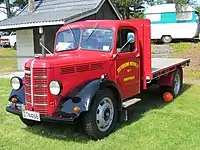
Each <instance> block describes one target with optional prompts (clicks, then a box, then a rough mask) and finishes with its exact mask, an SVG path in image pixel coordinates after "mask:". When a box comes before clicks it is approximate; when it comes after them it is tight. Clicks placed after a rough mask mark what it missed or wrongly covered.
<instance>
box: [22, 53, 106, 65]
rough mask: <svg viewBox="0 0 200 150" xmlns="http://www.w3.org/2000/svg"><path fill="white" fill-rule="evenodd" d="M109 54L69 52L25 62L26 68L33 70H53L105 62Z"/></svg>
mask: <svg viewBox="0 0 200 150" xmlns="http://www.w3.org/2000/svg"><path fill="white" fill-rule="evenodd" d="M109 58H110V53H105V52H95V51H94V52H93V51H92V52H91V51H74V52H73V51H71V52H68V53H67V54H66V53H65V54H64V53H60V54H54V55H52V56H47V57H42V58H34V59H31V60H29V61H27V62H26V65H25V66H26V67H30V66H32V65H33V66H34V68H53V67H62V66H69V65H70V66H72V65H75V64H84V63H92V62H99V61H101V62H102V61H107V60H108V59H109Z"/></svg>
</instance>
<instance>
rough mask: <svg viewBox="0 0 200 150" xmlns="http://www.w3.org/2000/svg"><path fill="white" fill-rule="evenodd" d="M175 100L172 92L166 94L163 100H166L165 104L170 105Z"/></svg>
mask: <svg viewBox="0 0 200 150" xmlns="http://www.w3.org/2000/svg"><path fill="white" fill-rule="evenodd" d="M173 99H174V97H173V95H172V93H170V92H165V93H164V94H163V100H164V101H165V102H167V103H169V102H171V101H173Z"/></svg>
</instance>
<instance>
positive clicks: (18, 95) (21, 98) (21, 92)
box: [9, 78, 25, 104]
mask: <svg viewBox="0 0 200 150" xmlns="http://www.w3.org/2000/svg"><path fill="white" fill-rule="evenodd" d="M22 80H24V78H22ZM13 97H15V98H17V99H18V100H19V102H20V103H22V104H25V92H24V86H22V87H21V88H20V89H19V90H17V91H16V90H14V89H12V91H11V93H10V96H9V100H11V98H13Z"/></svg>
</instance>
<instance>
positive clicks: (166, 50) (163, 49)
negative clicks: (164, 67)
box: [151, 44, 172, 58]
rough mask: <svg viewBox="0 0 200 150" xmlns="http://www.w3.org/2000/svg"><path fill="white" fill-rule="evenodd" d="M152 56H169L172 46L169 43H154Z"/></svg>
mask: <svg viewBox="0 0 200 150" xmlns="http://www.w3.org/2000/svg"><path fill="white" fill-rule="evenodd" d="M151 47H152V57H162V58H163V57H167V56H168V55H169V54H170V53H172V47H171V46H169V45H168V44H162V45H155V44H152V46H151Z"/></svg>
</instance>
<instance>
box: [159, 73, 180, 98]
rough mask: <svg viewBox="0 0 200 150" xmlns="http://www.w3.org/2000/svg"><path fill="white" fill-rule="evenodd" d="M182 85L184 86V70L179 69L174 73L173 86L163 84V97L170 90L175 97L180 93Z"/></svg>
mask: <svg viewBox="0 0 200 150" xmlns="http://www.w3.org/2000/svg"><path fill="white" fill-rule="evenodd" d="M182 87H183V75H182V71H181V70H180V69H177V70H176V71H175V72H174V75H173V80H172V86H171V87H169V86H161V87H160V89H161V95H162V97H163V95H164V93H166V92H169V93H171V94H172V96H173V99H174V98H176V97H177V96H178V95H179V94H180V92H181V90H182Z"/></svg>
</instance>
